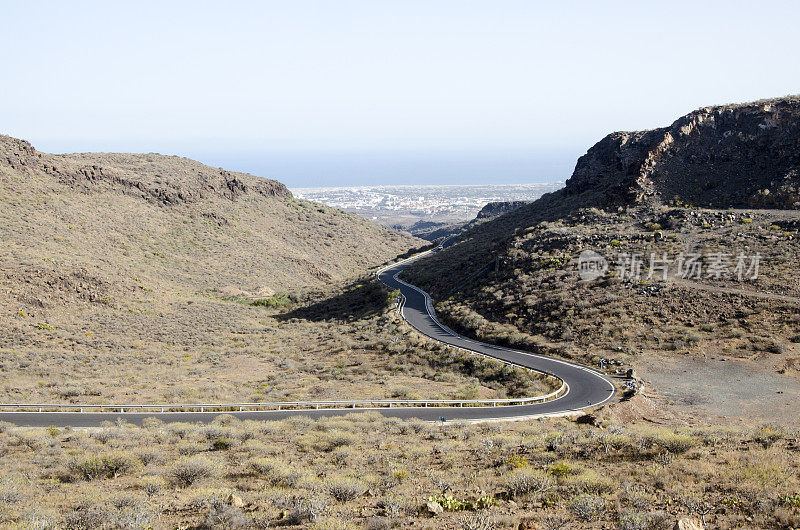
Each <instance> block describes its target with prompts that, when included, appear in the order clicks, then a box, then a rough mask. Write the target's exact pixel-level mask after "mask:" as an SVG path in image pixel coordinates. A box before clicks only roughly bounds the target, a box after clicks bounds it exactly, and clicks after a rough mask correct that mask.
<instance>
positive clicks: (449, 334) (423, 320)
mask: <svg viewBox="0 0 800 530" xmlns="http://www.w3.org/2000/svg"><path fill="white" fill-rule="evenodd" d="M439 249H441V247H439ZM439 249H436V250H434V252H435V251H438V250H439ZM420 257H422V255H420V256H417V257H415V258H413V259H410V260H406V261H403V262H400V263H398V264H396V265H394V266H390V267H388V268H385V269H382V270H381V271H379V273H378V278H379V279H380V281H382V282H383V283H384V284H386V285H387V286H388V287H389V288H391V289H399V290H400V292H401V293H402V295H403V302H402V303H401V313H402V315H403V317H404V318H405V320H406V321H407V322H408V323H409V324H410V325H411V326H413V327H414V328H416V329H417V331H419V332H420V333H422V334H423V335H427V336H428V337H431V338H433V339H436V340H438V341H441V342H444V343H446V344H450V345H452V346H456V347H459V348H463V349H466V350H471V351H473V352H476V353H479V354H483V355H486V356H489V357H494V358H496V359H500V360H503V361H507V362H509V363H512V364H515V365H518V366H522V367H525V368H530V369H532V370H536V371H538V372H542V373H545V374H548V375H552V376H555V377H557V378H559V379H561V380H562V381H564V383H566V386H567V391H566V393H565V394H563V395H562V396H561V397H559V398H557V399H554V400H552V401H547V402H544V403H537V404H531V405H510V406H497V407H464V408H456V407H427V408H420V407H399V406H398V407H395V408H375V409H366V408H359V409H357V410H356V411H357V412H363V411H365V410H375V411H378V412H380V413H381V414H383V415H384V416H391V417H398V418H419V419H422V420H428V421H437V420H442V419H444V420H454V419H462V420H499V419H514V418H523V417H532V416H540V415H557V414H563V413H570V412H574V411H578V410H581V409H586V408H590V407H594V406H597V405H601V404H603V403H605V402H606V401H608V400H609V399H611V397H612V396H613V395H614V385H613V383H611V381H610V380H609V379H608V378H607V377H606V376H605V375H603V374H602V373H601V372H599V371H596V370H594V369H592V368H588V367H586V366H582V365H579V364H576V363H570V362H567V361H562V360H560V359H555V358H553V357H547V356H544V355H535V354H532V353H526V352H522V351H518V350H513V349H509V348H503V347H499V346H493V345H491V344H485V343H482V342H478V341H474V340H471V339H469V338H466V337H463V336H461V335H458V334H457V333H455V332H453V331H451V330H450V329H449V328H447V327H446V326H444V325H442V324H440V323H439V321H438V320H437V318H436V315H435V312H434V310H433V302H432V300H431V299H430V297H429V296H428V295H427V294H426V293H425V292H424V291H422V290H421V289H419V288H417V287H415V286H413V285H411V284H408V283H406V282H404V281H403V280H401V279H399V278H398V277H397V276H398V274H399V273H400V272H401V271H402V270H403V269H404V268H405V267H407V266H408V265H410V264H411V263H412V262H413V261H415V260H416V259H419V258H420ZM352 412H354V410H352V409H341V408H337V409H327V410H323V409H320V410H282V411H245V412H217V411H214V412H164V413H149V412H144V413H138V412H126V413H115V412H0V421H7V422H10V423H14V424H16V425H24V426H30V427H46V426H49V425H55V426H57V427H66V426H71V427H99V426H101V425H102V423H103V422H106V421H112V422H113V421H115V420H116V419H117V418H124V420H125V421H127V422H130V423H137V424H138V423H141V421H142V420H143V419H144V418H151V417H157V418H159V419H160V420H162V421H164V422H179V421H183V422H209V421H211V420H213V419H214V417H216V416H219V415H221V414H232V415H234V416H236V417H238V418H240V419H242V420H244V419H250V420H277V419H282V418H287V417H290V416H298V415H303V416H310V417H314V418H319V417H328V416H340V415H343V414H349V413H352Z"/></svg>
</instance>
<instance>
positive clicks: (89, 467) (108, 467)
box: [67, 451, 142, 480]
mask: <svg viewBox="0 0 800 530" xmlns="http://www.w3.org/2000/svg"><path fill="white" fill-rule="evenodd" d="M141 466H142V461H141V460H139V457H138V456H136V455H134V454H132V453H129V452H127V451H113V452H109V453H104V454H101V455H97V456H89V457H86V458H81V459H75V460H71V461H70V462H68V463H67V468H68V469H69V471H70V472H72V473H75V474H77V475H79V476H80V477H81V478H84V479H86V480H95V479H98V478H116V477H118V476H120V475H125V474H131V473H133V472H135V471H137V470H138V469H139V468H140V467H141Z"/></svg>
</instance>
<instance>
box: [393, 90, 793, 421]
mask: <svg viewBox="0 0 800 530" xmlns="http://www.w3.org/2000/svg"><path fill="white" fill-rule="evenodd" d="M798 170H800V98H797V97H789V98H782V99H777V100H765V101H759V102H755V103H750V104H743V105H728V106H721V107H708V108H704V109H700V110H698V111H695V112H692V113H690V114H688V115H687V116H684V117H682V118H680V119H678V120H677V121H676V122H675V123H674V124H672V125H671V126H669V127H665V128H663V129H657V130H654V131H644V132H636V133H614V134H611V135H609V136H607V137H606V138H604V139H603V140H601V141H600V142H598V143H597V144H596V145H595V146H593V147H592V148H591V149H589V151H588V152H587V154H586V155H584V156H583V157H581V158H580V159H579V160H578V162H577V165H576V168H575V171H574V173H573V175H572V178H570V179H569V180H568V181H567V183H566V187H565V188H564V189H562V190H559V191H557V192H554V193H551V194H548V195H546V196H544V197H542V198H541V199H539V200H537V201H535V202H533V203H531V204H529V205H525V206H522V207H520V208H517V209H514V210H512V211H510V212H508V213H505V214H504V215H500V216H499V217H496V218H494V219H491V220H489V221H485V222H482V223H473V224H472V225H471V226H470V227H469V228H468V229H467V230H465V231H464V232H463V233H462V234H461V235H460V237H459V238H458V240H457V242H456V243H455V244H454V245H453V246H451V247H449V248H447V249H445V250H444V251H443V252H440V253H438V254H436V255H433V256H431V257H430V258H426V259H425V260H424V261H422V262H420V263H419V264H418V265H416V266H414V267H413V268H412V269H410V270H408V271H407V273H406V274H407V277H408V278H410V279H411V281H413V282H416V283H417V284H420V285H422V286H423V287H425V288H427V289H428V290H429V291H430V292H431V293H432V294H433V295H434V297H435V298H436V299H437V300H439V305H438V309H439V311H440V313H441V314H442V318H444V319H445V320H447V321H448V322H449V323H450V324H451V325H452V326H454V327H456V328H458V329H461V330H462V331H463V332H465V333H469V334H473V335H476V336H478V337H480V338H484V339H487V340H491V341H496V342H503V343H507V344H513V345H516V346H521V347H524V348H528V349H531V350H535V351H540V352H544V353H550V354H554V355H559V356H562V357H567V358H575V359H580V360H583V361H585V362H589V363H592V364H594V365H596V366H600V364H599V363H600V359H606V360H611V361H613V363H612V364H609V365H608V367H609V368H610V369H612V370H618V371H623V370H626V369H628V368H630V367H634V368H637V370H638V369H639V368H643V367H647V368H648V369H650V368H656V369H660V368H661V367H664V366H667V365H668V364H670V363H672V364H674V365H675V366H674V369H675V371H676V372H677V373H678V374H680V373H681V372H683V373H691V372H692V371H696V370H697V369H698V368H697V366H698V365H697V364H692V363H693V360H700V361H702V362H703V363H707V362H708V361H709V360H711V359H716V358H719V359H723V360H728V361H731V360H733V361H735V362H736V363H741V364H736V366H737V369H738V368H741V369H742V371H743V372H744V373H748V371H749V373H750V374H752V378H749V379H748V383H747V384H745V385H742V384H741V382H739V383H737V382H733V381H728V382H718V381H713V380H710V379H709V380H707V381H705V383H704V384H703V385H697V384H695V385H694V387H695V390H694V391H693V394H692V395H690V396H679V399H678V398H675V397H673V398H672V399H671V401H673V402H674V401H676V399H677V401H678V402H679V403H678V404H679V405H685V404H687V403H688V404H690V405H694V404H696V403H698V402H702V401H703V400H716V399H719V398H720V396H728V395H733V393H734V392H737V390H736V388H735V387H736V385H738V387H743V386H744V390H743V392H744V391H746V392H745V393H749V394H751V395H754V394H756V393H761V395H762V398H763V400H764V401H763V403H762V405H770V404H772V403H773V400H774V398H775V396H776V395H779V394H783V393H784V392H785V393H786V394H787V397H786V398H783V397H781V398H780V399H781V400H782V401H781V404H782V405H783V404H785V403H784V402H789V403H791V402H792V400H793V399H794V396H795V395H798V391H800V386H799V385H798V382H799V381H800V347H798V343H800V317H798V308H799V307H800V284H798V279H797V269H796V264H797V263H798V260H800V246H798V238H799V237H800V232H799V230H798V229H800V213H798V211H797V210H796V207H797V204H798V200H800V195H798V189H800V188H799V182H798V177H797V175H798ZM765 207H770V208H772V209H765ZM777 208H782V209H777ZM583 251H593V252H597V253H599V254H600V255H601V256H603V257H604V258H605V259H606V260H607V261H608V270H607V272H606V274H605V275H604V276H602V277H600V278H598V279H595V280H592V281H582V280H581V278H580V276H579V270H578V257H579V255H580V254H581V252H583ZM694 254H698V255H700V256H701V257H700V259H699V265H698V267H699V268H700V269H699V270H702V271H703V272H702V273H701V274H699V275H697V276H690V275H686V274H685V273H686V270H685V268H684V270H683V273H684V274H682V275H681V274H679V272H680V271H679V260H680V259H684V258H686V257H688V256H690V255H694ZM740 254H742V255H744V256H746V257H747V259H746V261H745V262H744V263H743V264H744V265H745V272H746V268H747V267H749V266H750V265H751V261H752V256H754V255H756V254H757V255H759V256H760V262H759V264H760V268H759V271H758V275H757V277H755V278H750V277H748V276H747V274H744V275H743V278H741V279H740V278H739V277H738V276H739V275H738V273H737V272H736V266H737V264H738V262H739V260H738V257H739V255H740ZM720 255H721V256H722V258H723V259H724V260H726V266H725V274H722V275H721V276H719V277H717V276H715V275H713V274H710V271H712V270H713V269H712V267H714V263H715V259H716V258H717V257H719V256H720ZM626 256H627V259H628V262H627V263H626V262H625V261H624V260H625V259H626V258H625V257H626ZM681 256H683V258H682V257H681ZM632 257H637V258H638V260H639V265H638V270H639V272H640V273H639V274H638V275H636V276H635V277H634V276H633V275H631V274H629V273H630V272H631V258H632ZM653 257H654V258H656V261H654V262H653V263H651V261H650V260H651V258H653ZM664 257H666V259H667V261H668V263H667V264H666V265H665V267H660V266H659V265H662V264H661V263H660V262H659V261H658V260H661V259H663V258H664ZM663 268H667V269H668V273H667V275H666V276H664V275H663V274H662V269H663ZM617 363H618V364H617ZM728 364H729V365H731V364H732V363H728ZM709 372H710V374H711V375H710V377H713V376H714V375H715V374H720V373H722V372H724V370H723V369H722V368H720V367H716V368H714V369H709ZM638 373H639V375H640V376H641V377H642V378H643V379H645V380H650V379H651V376H652V380H653V381H654V382H656V383H658V378H657V377H656V376H655V375H652V373H651V372H648V371H642V370H638ZM770 373H771V374H772V375H775V374H777V375H778V376H779V378H778V379H771V380H770V382H769V384H768V385H766V384H760V383H758V384H757V383H756V381H761V379H759V377H757V375H758V374H770ZM659 377H660V376H659ZM676 379H679V378H677V377H674V378H671V379H670V380H669V381H667V380H662V381H661V382H660V383H661V384H660V386H661V388H662V389H663V390H664V391H665V393H666V392H669V393H670V394H671V395H672V396H676V393H677V390H676V388H675V386H674V385H675V384H676ZM683 379H686V377H685V376H684V377H683ZM737 380H738V381H741V378H740V377H737ZM749 381H752V383H750V382H749ZM648 382H649V381H648ZM717 383H719V387H721V388H722V389H723V390H722V391H720V390H718V389H716V388H717ZM748 385H749V386H748ZM655 386H659V385H658V384H656V385H655ZM698 386H702V387H703V388H709V391H708V393H707V394H703V393H702V392H698V391H697V390H696V389H697V387H698ZM711 389H715V390H713V391H712V390H711ZM776 393H777V394H776ZM709 396H710V397H709ZM789 396H791V397H789ZM684 401H685V403H684ZM749 405H753V404H752V403H750V404H749ZM753 408H754V409H755V414H756V415H757V414H759V412H758V407H753ZM715 410H716V409H715ZM743 410H744V407H743V406H742V403H740V402H738V401H734V400H728V401H727V405H726V406H725V407H722V413H723V414H724V415H726V416H727V415H729V416H734V417H736V416H738V415H739V414H741V413H742V411H743ZM768 410H769V411H770V414H772V413H773V412H774V415H775V416H774V418H775V419H779V418H780V411H784V413H783V416H785V417H786V418H784V419H786V420H787V421H789V420H791V421H796V420H795V419H793V415H792V414H791V412H790V409H789V408H788V407H783V406H781V407H777V408H775V407H769V408H768ZM761 412H762V415H763V412H764V409H763V407H762V408H761ZM717 413H719V411H718V410H717Z"/></svg>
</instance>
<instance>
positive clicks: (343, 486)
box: [327, 478, 367, 502]
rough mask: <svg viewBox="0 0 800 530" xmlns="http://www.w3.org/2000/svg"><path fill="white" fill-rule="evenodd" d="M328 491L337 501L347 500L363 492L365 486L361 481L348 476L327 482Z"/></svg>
mask: <svg viewBox="0 0 800 530" xmlns="http://www.w3.org/2000/svg"><path fill="white" fill-rule="evenodd" d="M327 490H328V493H330V494H331V497H333V498H334V499H336V500H337V501H339V502H347V501H350V500H353V499H355V498H356V497H358V496H359V495H361V494H363V493H364V492H365V491H366V490H367V488H366V487H365V486H364V484H363V483H361V482H359V481H357V480H354V479H350V478H335V479H332V480H330V481H329V482H328V484H327Z"/></svg>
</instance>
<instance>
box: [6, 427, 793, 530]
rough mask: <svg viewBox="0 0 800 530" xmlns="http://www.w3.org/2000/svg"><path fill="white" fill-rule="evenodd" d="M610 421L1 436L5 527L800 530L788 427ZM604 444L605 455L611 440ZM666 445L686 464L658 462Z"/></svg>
mask: <svg viewBox="0 0 800 530" xmlns="http://www.w3.org/2000/svg"><path fill="white" fill-rule="evenodd" d="M600 420H601V422H602V423H603V426H602V427H595V426H591V425H582V424H579V423H576V422H574V421H570V420H565V419H551V420H546V421H526V422H520V423H514V424H505V425H502V424H500V425H499V424H478V425H474V424H465V423H459V422H447V423H438V424H428V423H424V422H420V421H402V420H397V419H394V418H384V417H382V416H381V415H379V414H377V413H353V414H351V415H348V416H346V417H335V418H328V419H322V420H318V421H313V420H309V419H307V418H302V417H294V418H288V419H285V420H282V421H276V422H253V421H239V420H237V419H235V418H233V417H230V416H228V417H219V418H217V420H215V421H214V422H213V423H212V424H210V425H190V424H180V423H175V424H164V423H161V422H158V421H150V422H146V426H144V427H135V426H132V425H128V424H125V423H121V422H120V423H118V424H114V425H108V426H106V427H104V428H103V429H102V430H98V431H94V432H85V431H79V430H70V429H64V430H61V432H58V433H48V432H44V431H42V430H35V429H24V428H18V427H13V426H6V427H5V428H4V429H0V446H2V447H4V448H5V449H4V451H5V454H4V458H3V478H2V479H1V480H0V506H2V510H3V511H2V512H0V513H2V515H3V517H4V521H5V524H14V525H17V526H23V527H24V526H25V525H29V524H31V521H33V520H34V519H36V520H44V519H47V520H49V521H51V523H50V524H51V525H56V526H57V527H59V525H60V526H62V527H70V528H73V527H80V528H97V527H98V525H100V524H109V522H114V521H116V522H115V523H114V524H118V525H121V526H124V525H126V524H127V525H133V526H136V525H140V526H147V525H150V526H152V527H154V528H176V527H182V526H186V527H205V526H209V525H210V526H211V527H219V528H222V527H224V528H254V527H256V528H264V527H266V526H269V527H273V526H289V527H291V526H294V527H300V526H302V527H305V526H308V525H311V524H318V523H321V524H324V525H332V524H339V523H340V522H341V521H348V522H349V523H348V524H351V525H354V526H355V527H359V528H360V527H367V528H387V527H389V528H391V527H396V525H398V524H400V525H410V524H411V523H412V522H413V523H414V524H415V525H425V524H428V525H431V524H432V525H434V526H435V527H437V528H463V527H464V526H463V525H465V524H471V525H472V524H474V525H480V524H484V523H486V522H487V521H491V522H492V523H493V524H495V525H503V526H506V527H518V526H519V524H520V523H523V522H524V521H536V524H537V525H539V526H540V527H542V528H577V529H589V528H598V527H602V526H606V527H609V526H610V527H614V528H615V527H617V525H618V526H619V527H620V528H624V529H633V530H636V529H647V530H655V529H660V528H664V527H665V526H666V527H671V526H673V525H674V523H675V521H676V519H678V518H679V517H681V516H693V517H697V518H698V519H699V518H705V521H706V524H707V525H708V527H712V528H728V527H733V528H735V527H748V528H775V527H781V525H784V526H785V524H787V523H786V521H792V520H794V519H793V518H795V519H796V518H798V517H800V494H798V491H800V478H799V477H800V461H798V459H797V458H796V451H795V449H794V447H796V445H795V444H796V440H797V439H798V437H799V436H800V435H799V434H798V433H797V432H795V431H793V430H788V429H780V430H777V429H776V426H759V427H757V428H752V429H734V428H730V427H722V426H719V427H717V426H706V427H696V428H689V427H681V428H675V427H670V428H664V427H653V426H649V425H646V424H641V425H616V424H613V423H607V422H608V421H610V420H608V419H607V418H605V417H604V418H601V419H600ZM101 433H102V434H101ZM220 433H225V436H226V437H227V438H229V439H230V440H231V441H232V443H231V445H230V447H229V448H228V449H226V450H224V451H220V450H214V448H213V447H212V444H211V443H210V441H209V440H212V441H213V440H217V439H220ZM287 434H288V435H287ZM327 434H331V438H327V437H323V438H318V436H319V435H327ZM606 434H611V436H612V437H613V443H612V444H611V445H610V446H609V447H608V450H606V448H605V447H604V446H603V444H602V443H598V440H599V439H601V438H602V436H604V435H606ZM344 437H346V438H347V440H348V443H347V445H339V446H338V447H339V449H336V450H333V451H325V450H324V449H325V448H327V447H328V444H327V442H326V443H325V444H324V445H316V443H317V440H329V439H344ZM555 440H558V443H555V442H554V441H555ZM765 442H766V445H765ZM184 444H191V445H193V447H195V449H194V450H193V451H192V452H191V454H188V455H186V454H182V452H183V451H181V447H183V445H184ZM334 445H335V444H334ZM667 447H669V448H671V449H672V450H674V451H675V452H674V453H669V454H671V455H672V456H671V458H670V459H669V460H666V461H664V462H663V463H659V462H658V461H659V458H660V455H662V454H665V451H666V448H667ZM342 451H346V452H347V454H346V456H345V458H346V464H345V465H344V466H343V464H342V460H341V458H342V454H341V453H342ZM567 470H568V471H567ZM31 505H34V506H36V510H35V512H33V511H31V508H30V507H31ZM437 506H438V507H440V510H439V509H437V508H436V507H437ZM723 508H724V509H723ZM431 509H433V510H435V511H437V512H438V513H433V512H431ZM430 518H433V520H431V519H430ZM337 521H338V522H337ZM477 527H481V526H477Z"/></svg>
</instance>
